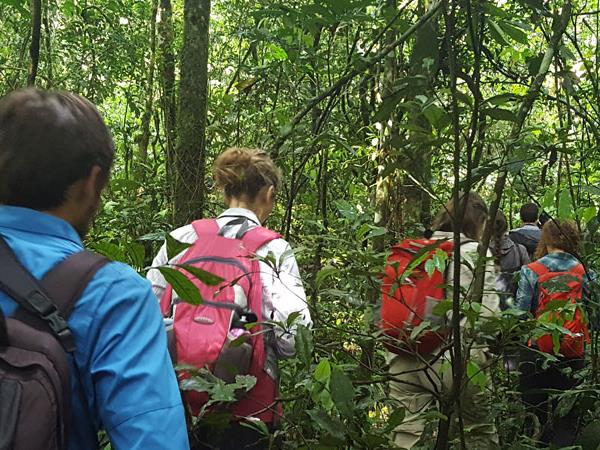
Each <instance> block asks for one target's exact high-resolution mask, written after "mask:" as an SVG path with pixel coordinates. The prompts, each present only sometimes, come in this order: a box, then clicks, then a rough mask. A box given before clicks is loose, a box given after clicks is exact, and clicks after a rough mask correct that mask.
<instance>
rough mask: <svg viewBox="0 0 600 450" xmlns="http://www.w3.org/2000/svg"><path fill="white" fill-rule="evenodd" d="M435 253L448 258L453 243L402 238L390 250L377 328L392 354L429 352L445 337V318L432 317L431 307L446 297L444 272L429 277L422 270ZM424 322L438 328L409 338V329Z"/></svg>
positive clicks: (424, 270)
mask: <svg viewBox="0 0 600 450" xmlns="http://www.w3.org/2000/svg"><path fill="white" fill-rule="evenodd" d="M438 250H441V251H442V252H445V253H446V255H448V259H450V257H451V256H452V252H453V250H454V242H453V241H443V240H434V239H433V240H432V239H406V240H404V241H402V242H401V243H400V244H397V245H395V246H394V247H392V254H391V255H390V256H389V258H388V260H387V264H386V267H385V273H384V277H383V286H382V292H383V301H382V308H381V322H380V328H381V329H382V330H383V331H384V333H385V334H386V335H387V336H388V337H390V338H392V339H390V340H388V341H387V343H386V347H387V348H388V349H389V350H390V351H392V352H394V353H405V352H419V353H431V352H433V351H434V350H435V349H437V348H438V347H439V346H440V344H441V343H442V342H443V340H444V338H445V337H446V336H447V330H444V329H443V328H444V324H445V322H446V318H445V315H442V316H439V315H435V314H433V309H434V307H435V306H436V305H437V304H438V303H439V302H441V301H442V300H444V299H445V298H446V296H445V291H446V287H445V284H446V271H444V272H441V271H440V270H438V269H437V268H436V269H435V270H433V272H432V273H431V276H430V275H429V274H428V273H427V269H426V264H427V261H430V260H432V259H433V257H434V255H435V254H436V252H437V251H438ZM446 266H447V265H446ZM424 321H427V322H429V323H430V324H431V325H432V326H437V325H441V328H439V329H436V330H429V331H425V332H423V333H420V335H419V337H418V338H417V339H416V340H415V339H411V333H412V332H413V330H414V329H415V328H417V327H418V326H419V325H421V324H422V323H423V322H424Z"/></svg>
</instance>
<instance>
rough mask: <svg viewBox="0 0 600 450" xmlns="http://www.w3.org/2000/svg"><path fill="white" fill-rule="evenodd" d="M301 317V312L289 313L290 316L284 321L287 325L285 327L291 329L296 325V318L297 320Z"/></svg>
mask: <svg viewBox="0 0 600 450" xmlns="http://www.w3.org/2000/svg"><path fill="white" fill-rule="evenodd" d="M301 315H302V312H301V311H294V312H292V313H291V314H290V315H289V316H288V318H287V320H286V325H287V327H288V328H291V327H292V326H293V325H294V324H295V323H296V321H297V320H298V318H299V317H300V316H301Z"/></svg>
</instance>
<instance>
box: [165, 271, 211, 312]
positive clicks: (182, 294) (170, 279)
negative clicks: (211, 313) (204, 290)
mask: <svg viewBox="0 0 600 450" xmlns="http://www.w3.org/2000/svg"><path fill="white" fill-rule="evenodd" d="M157 269H158V270H159V271H160V273H161V274H162V276H163V277H165V280H166V281H167V283H169V284H170V285H171V286H172V287H173V290H174V291H175V292H176V293H177V295H178V296H179V298H181V299H182V300H183V301H185V302H186V303H189V304H191V305H200V304H201V303H202V301H203V300H202V296H201V295H200V291H199V290H198V287H197V286H196V285H195V284H194V283H193V282H192V281H191V280H190V279H189V278H188V277H186V276H185V275H184V274H182V273H181V272H180V271H179V270H177V269H173V268H171V267H166V266H160V267H157Z"/></svg>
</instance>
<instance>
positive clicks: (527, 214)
mask: <svg viewBox="0 0 600 450" xmlns="http://www.w3.org/2000/svg"><path fill="white" fill-rule="evenodd" d="M539 211H540V210H539V208H538V206H537V205H536V204H535V203H525V204H524V205H523V206H521V210H520V211H519V214H520V216H521V221H522V222H523V223H536V222H537V220H538V216H539Z"/></svg>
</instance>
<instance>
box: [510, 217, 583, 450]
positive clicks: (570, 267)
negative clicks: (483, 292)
mask: <svg viewBox="0 0 600 450" xmlns="http://www.w3.org/2000/svg"><path fill="white" fill-rule="evenodd" d="M580 241H581V237H580V234H579V231H578V230H577V225H576V224H575V222H573V221H569V220H555V219H551V220H548V221H547V222H546V224H545V225H544V228H543V230H542V235H541V240H540V243H539V245H538V248H537V251H536V254H535V257H536V259H537V261H536V262H534V263H532V264H529V265H527V266H523V268H522V269H521V276H520V279H519V287H518V290H517V297H516V302H515V306H516V308H518V309H521V310H523V311H524V312H526V313H530V314H531V315H532V316H533V317H535V318H537V319H538V320H541V319H540V318H539V317H540V316H541V315H542V314H543V313H544V311H545V309H544V307H543V306H544V302H543V300H544V297H543V295H542V293H543V292H548V293H550V295H551V294H552V293H553V292H554V293H560V292H565V288H564V287H563V286H566V283H567V282H570V281H571V280H572V279H573V278H575V277H577V278H579V277H581V281H580V282H579V283H577V284H576V285H574V286H578V288H579V289H581V288H582V291H580V292H582V293H580V295H581V298H580V301H581V304H580V305H579V308H581V309H580V310H576V312H574V314H573V317H572V319H569V320H577V319H575V318H576V317H578V313H579V314H582V315H581V317H582V319H581V320H580V322H581V324H582V325H581V328H582V330H583V332H578V333H575V334H573V335H572V337H571V336H563V337H562V338H561V340H564V339H567V340H568V339H573V340H574V341H575V342H578V341H579V342H581V344H580V347H577V346H573V348H574V349H577V351H575V352H572V354H569V353H567V351H566V350H565V349H563V345H562V342H561V347H560V354H559V355H556V356H555V357H552V358H547V357H545V356H543V353H545V352H546V353H547V349H545V348H544V346H543V345H540V342H541V339H538V340H537V341H536V340H535V339H532V340H531V341H530V342H529V345H530V348H529V349H524V350H523V351H522V354H521V358H520V359H521V363H520V367H519V370H520V372H521V375H520V379H519V389H520V391H521V392H522V398H523V402H524V403H525V405H526V407H527V408H528V409H529V410H530V411H531V412H533V413H534V414H535V415H536V416H537V418H538V421H539V424H540V426H541V433H540V437H539V439H540V441H542V443H544V444H546V445H548V444H552V445H553V446H556V448H562V447H567V446H571V445H574V443H575V438H576V436H577V431H578V422H579V417H578V415H579V414H578V410H577V408H572V409H571V410H570V411H567V413H566V414H562V415H560V416H559V415H557V414H551V412H550V411H551V410H552V409H555V408H556V407H557V405H558V399H556V398H552V394H553V393H556V392H560V391H567V390H569V389H572V388H574V387H575V386H576V385H577V383H578V379H577V377H576V376H575V372H577V371H578V370H581V369H582V368H583V367H584V366H585V357H584V348H585V347H584V345H585V344H584V342H585V341H586V340H587V336H586V335H585V334H586V333H587V328H588V325H587V323H588V322H587V320H586V316H587V314H584V313H582V312H581V311H582V310H583V311H585V310H586V309H587V308H585V305H587V302H588V300H589V297H590V293H591V289H592V283H594V282H595V274H594V273H593V272H591V271H590V270H588V269H586V268H585V267H584V266H583V265H582V263H581V261H580V260H579V257H578V254H579V246H580ZM540 268H541V270H540ZM553 273H556V274H557V275H556V276H558V277H559V278H554V280H548V279H547V278H544V279H545V280H546V281H545V282H544V281H542V282H540V281H539V280H540V277H541V276H545V277H548V276H549V275H550V276H552V274H553ZM540 274H541V275H540ZM559 274H567V275H565V276H563V278H560V275H559ZM551 281H555V286H556V287H555V288H552V284H550V282H551ZM544 283H545V284H546V286H544ZM544 288H545V289H544ZM571 289H575V288H571ZM566 292H570V294H568V295H575V294H574V292H576V291H574V290H571V291H568V290H567V291H566ZM544 295H546V294H544ZM558 295H560V294H558ZM546 299H547V297H546ZM550 301H555V302H556V301H558V300H552V299H550ZM546 320H548V318H546ZM557 320H558V322H557V323H559V324H560V323H561V322H560V319H557ZM562 326H564V327H567V326H568V325H567V322H565V323H563V324H562ZM546 337H547V338H549V337H548V336H546ZM552 351H553V352H554V350H552ZM553 448H554V447H553Z"/></svg>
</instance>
